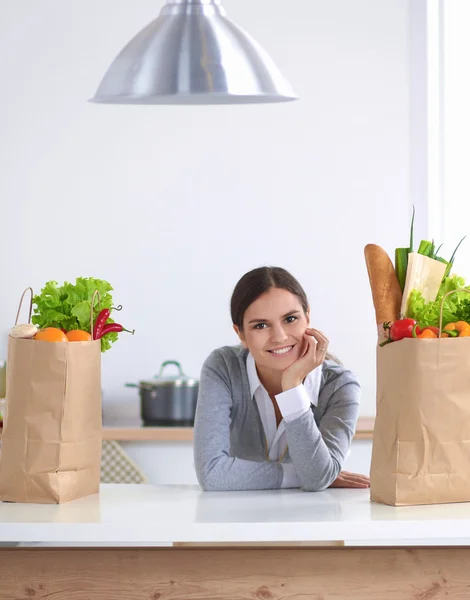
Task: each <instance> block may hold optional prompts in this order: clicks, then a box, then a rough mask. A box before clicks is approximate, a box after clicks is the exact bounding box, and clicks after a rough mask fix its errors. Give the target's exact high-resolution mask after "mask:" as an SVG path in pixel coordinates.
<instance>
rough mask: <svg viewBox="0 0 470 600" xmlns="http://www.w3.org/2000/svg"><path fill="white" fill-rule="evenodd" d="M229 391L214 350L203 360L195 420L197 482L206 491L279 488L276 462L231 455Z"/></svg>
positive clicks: (279, 468) (221, 361)
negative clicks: (250, 459) (256, 460)
mask: <svg viewBox="0 0 470 600" xmlns="http://www.w3.org/2000/svg"><path fill="white" fill-rule="evenodd" d="M232 404H233V401H232V392H231V386H230V381H229V374H228V369H227V366H226V364H225V361H224V359H223V357H222V356H221V355H220V354H219V353H218V352H217V350H216V351H214V352H213V353H212V354H211V355H210V356H209V358H208V359H207V360H206V362H205V363H204V366H203V368H202V372H201V378H200V382H199V394H198V401H197V408H196V418H195V423H194V461H195V467H196V475H197V478H198V481H199V484H200V485H201V487H202V488H203V489H204V490H207V491H219V490H220V491H221V490H260V489H276V488H279V487H281V483H282V476H283V470H282V466H281V465H280V464H279V463H274V462H269V461H264V462H254V461H249V460H243V459H240V458H234V457H232V456H230V422H231V411H232Z"/></svg>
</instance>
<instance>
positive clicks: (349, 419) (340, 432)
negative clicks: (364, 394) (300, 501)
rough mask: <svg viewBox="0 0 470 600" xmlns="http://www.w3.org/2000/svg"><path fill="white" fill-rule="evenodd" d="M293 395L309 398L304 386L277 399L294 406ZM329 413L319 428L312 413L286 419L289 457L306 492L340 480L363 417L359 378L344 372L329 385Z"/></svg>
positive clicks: (318, 489)
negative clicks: (360, 413)
mask: <svg viewBox="0 0 470 600" xmlns="http://www.w3.org/2000/svg"><path fill="white" fill-rule="evenodd" d="M289 394H307V392H306V390H305V389H304V388H303V385H302V384H301V386H299V388H298V389H297V388H295V389H292V390H288V391H287V392H283V393H282V394H279V395H278V396H277V397H276V398H277V400H278V404H279V406H280V409H281V412H282V406H283V405H286V404H290V402H289ZM324 394H327V395H329V398H328V400H327V409H326V411H325V413H324V415H323V417H322V418H321V420H320V424H319V426H317V424H316V422H315V419H314V416H313V413H312V411H311V410H310V409H308V410H305V411H304V412H303V413H302V414H301V415H300V416H297V417H296V418H294V419H293V420H290V419H289V417H288V416H287V418H285V424H286V436H287V443H288V446H289V454H290V456H291V458H292V462H293V464H294V467H295V471H296V473H297V477H298V478H299V481H300V484H301V487H302V489H304V490H306V491H320V490H324V489H326V488H327V487H329V486H330V485H331V484H332V483H333V482H334V481H335V480H336V478H337V477H338V476H339V474H340V471H341V467H342V464H343V462H344V459H345V458H346V456H347V453H348V450H349V447H350V445H351V441H352V438H353V436H354V431H355V428H356V423H357V417H358V414H359V398H360V385H359V382H358V381H357V379H356V377H355V376H354V375H353V374H352V373H351V372H350V371H346V370H344V371H343V372H342V373H341V374H340V375H339V376H338V377H336V378H335V379H333V381H330V382H328V383H327V384H326V386H325V388H324V389H323V390H322V395H324Z"/></svg>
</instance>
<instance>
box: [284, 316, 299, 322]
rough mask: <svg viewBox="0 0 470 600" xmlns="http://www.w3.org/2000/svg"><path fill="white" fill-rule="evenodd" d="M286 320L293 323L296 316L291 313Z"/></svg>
mask: <svg viewBox="0 0 470 600" xmlns="http://www.w3.org/2000/svg"><path fill="white" fill-rule="evenodd" d="M286 321H287V322H288V323H293V322H294V321H297V317H294V315H291V316H290V317H287V319H286Z"/></svg>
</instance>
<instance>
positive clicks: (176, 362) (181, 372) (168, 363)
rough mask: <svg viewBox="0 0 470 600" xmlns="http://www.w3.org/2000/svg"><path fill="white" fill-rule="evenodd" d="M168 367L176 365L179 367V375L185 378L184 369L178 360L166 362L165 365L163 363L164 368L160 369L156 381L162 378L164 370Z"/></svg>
mask: <svg viewBox="0 0 470 600" xmlns="http://www.w3.org/2000/svg"><path fill="white" fill-rule="evenodd" d="M167 365H175V366H176V367H178V371H179V374H180V375H181V376H182V377H184V373H183V369H182V368H181V365H180V363H179V362H178V361H177V360H166V361H165V362H164V363H162V366H161V367H160V371H158V375H155V379H156V378H157V377H161V376H162V375H163V369H164V368H165V367H166V366H167Z"/></svg>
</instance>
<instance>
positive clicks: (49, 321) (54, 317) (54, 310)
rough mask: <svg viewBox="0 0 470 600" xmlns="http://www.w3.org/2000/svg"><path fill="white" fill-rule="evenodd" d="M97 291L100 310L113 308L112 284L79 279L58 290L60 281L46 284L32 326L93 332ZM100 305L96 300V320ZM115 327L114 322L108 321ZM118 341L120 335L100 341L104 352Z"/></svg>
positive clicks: (35, 298) (112, 335)
mask: <svg viewBox="0 0 470 600" xmlns="http://www.w3.org/2000/svg"><path fill="white" fill-rule="evenodd" d="M95 290H98V292H99V294H100V297H101V303H100V307H101V309H103V308H111V307H112V306H113V299H112V296H111V294H110V292H111V291H113V288H112V286H111V284H109V283H108V282H107V281H104V280H101V279H94V278H93V277H87V278H85V277H77V280H76V282H75V285H74V284H72V283H68V282H65V283H64V284H63V285H62V286H59V285H58V283H57V281H49V282H48V283H46V285H45V286H44V288H43V289H42V290H41V293H40V294H38V295H36V296H34V298H33V304H35V308H34V314H33V317H32V319H31V320H32V322H33V323H34V324H35V325H37V326H38V327H39V328H41V329H44V328H45V327H58V328H63V329H65V330H66V331H70V330H72V329H82V330H84V331H88V332H89V333H91V331H90V311H91V301H92V298H93V294H94V292H95ZM100 307H99V306H98V302H97V301H96V300H95V307H94V310H93V320H95V319H96V316H97V315H98V312H99V308H100ZM108 322H109V323H112V322H113V320H112V319H108ZM117 339H118V333H116V332H111V333H108V334H107V335H105V336H103V337H102V338H101V352H106V350H109V349H110V348H111V344H112V343H114V342H115V341H116V340H117Z"/></svg>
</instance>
